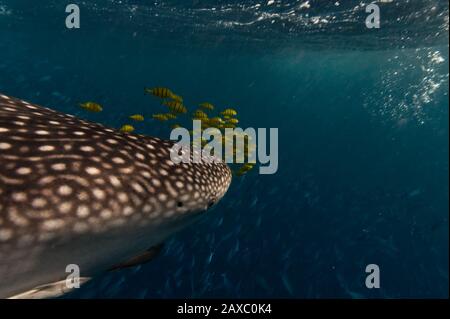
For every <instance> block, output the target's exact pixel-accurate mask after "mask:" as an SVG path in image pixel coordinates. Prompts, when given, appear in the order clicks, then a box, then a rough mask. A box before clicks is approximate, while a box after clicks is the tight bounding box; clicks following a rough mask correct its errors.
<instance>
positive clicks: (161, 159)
mask: <svg viewBox="0 0 450 319" xmlns="http://www.w3.org/2000/svg"><path fill="white" fill-rule="evenodd" d="M174 143H175V142H173V141H170V140H162V139H159V138H156V137H148V136H144V135H139V134H129V133H123V132H120V131H118V130H114V129H111V128H108V127H105V126H103V125H101V124H98V123H94V122H89V121H85V120H83V119H79V118H77V117H75V116H73V115H70V114H65V113H61V112H58V111H55V110H52V109H49V108H46V107H42V106H39V105H36V104H32V103H29V102H26V101H23V100H21V99H18V98H14V97H9V96H6V95H3V94H0V298H43V297H54V296H57V295H61V294H63V293H65V292H67V291H68V289H66V287H65V283H66V280H65V279H66V278H67V276H68V273H67V272H66V267H67V266H68V265H76V266H77V267H79V275H80V282H85V281H87V280H89V278H92V277H93V276H95V275H97V274H100V273H102V272H104V271H107V270H111V269H120V268H122V267H128V266H133V265H135V264H139V263H140V262H145V261H146V260H148V259H151V257H152V256H154V255H155V252H156V251H157V250H158V247H161V245H162V243H163V242H164V240H165V239H166V238H167V237H169V236H171V235H173V234H174V233H176V232H177V231H179V230H181V229H183V228H185V227H187V226H188V225H191V224H192V223H193V222H195V221H197V220H199V219H200V218H202V216H205V212H206V211H208V210H209V209H210V208H211V207H212V206H214V205H215V204H216V203H217V202H218V201H219V200H220V199H221V198H222V197H223V196H224V195H225V193H226V192H227V190H228V187H229V185H230V183H231V179H232V174H231V170H230V168H229V167H228V166H227V165H226V164H225V163H223V162H220V161H217V160H212V161H211V160H210V161H207V160H203V161H202V162H200V163H193V162H191V163H185V162H181V163H178V164H176V163H175V162H173V161H172V160H171V155H172V156H173V155H174V154H171V152H173V148H172V146H173V145H174ZM192 155H193V154H192ZM172 158H173V157H172ZM114 271H115V270H114Z"/></svg>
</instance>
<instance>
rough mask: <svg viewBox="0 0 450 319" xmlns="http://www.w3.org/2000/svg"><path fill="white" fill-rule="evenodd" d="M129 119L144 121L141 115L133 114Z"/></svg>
mask: <svg viewBox="0 0 450 319" xmlns="http://www.w3.org/2000/svg"><path fill="white" fill-rule="evenodd" d="M130 119H132V120H135V121H138V122H142V121H143V120H144V117H143V116H142V115H141V114H134V115H131V116H130Z"/></svg>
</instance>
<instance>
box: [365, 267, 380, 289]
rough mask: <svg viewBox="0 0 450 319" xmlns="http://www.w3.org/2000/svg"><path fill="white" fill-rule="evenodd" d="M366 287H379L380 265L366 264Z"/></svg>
mask: <svg viewBox="0 0 450 319" xmlns="http://www.w3.org/2000/svg"><path fill="white" fill-rule="evenodd" d="M366 273H368V275H367V277H366V287H367V288H369V289H373V288H380V267H379V266H378V265H377V264H369V265H367V266H366Z"/></svg>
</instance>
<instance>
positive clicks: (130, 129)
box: [120, 124, 134, 133]
mask: <svg viewBox="0 0 450 319" xmlns="http://www.w3.org/2000/svg"><path fill="white" fill-rule="evenodd" d="M120 131H121V132H124V133H131V132H133V131H134V127H133V126H131V125H129V124H125V125H124V126H122V127H121V128H120Z"/></svg>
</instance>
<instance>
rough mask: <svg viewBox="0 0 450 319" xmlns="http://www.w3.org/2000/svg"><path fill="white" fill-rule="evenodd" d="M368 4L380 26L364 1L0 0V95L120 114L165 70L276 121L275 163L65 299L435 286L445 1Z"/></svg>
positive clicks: (197, 97) (444, 167)
mask: <svg viewBox="0 0 450 319" xmlns="http://www.w3.org/2000/svg"><path fill="white" fill-rule="evenodd" d="M373 2H374V3H377V4H378V5H379V7H380V12H381V28H380V29H367V28H366V26H365V24H364V21H365V18H366V16H367V15H368V14H367V13H366V12H365V7H366V6H367V4H369V3H370V2H369V1H354V0H345V1H344V0H335V1H319V0H309V1H296V0H264V1H263V0H259V1H257V0H245V1H243V0H240V1H231V0H216V1H212V0H211V1H206V0H192V1H191V0H189V1H186V0H166V1H160V0H153V1H144V0H141V1H139V0H134V1H132V0H121V1H119V0H99V1H75V0H74V1H57V0H53V1H49V0H40V1H29V0H28V1H27V0H0V92H2V93H4V94H7V95H10V96H15V97H18V98H21V99H24V100H27V101H30V102H33V103H36V104H40V105H43V106H47V107H50V108H53V109H56V110H59V111H62V112H66V113H70V114H75V115H77V116H79V117H81V118H85V119H89V120H92V121H96V122H100V123H102V124H105V125H107V126H111V127H116V128H118V127H120V126H121V125H122V124H125V122H127V116H129V115H131V114H134V113H142V114H144V115H147V117H149V118H150V116H149V115H150V114H152V113H155V111H157V110H162V107H161V106H160V105H159V104H158V101H157V99H154V98H151V97H149V96H145V95H144V93H143V88H144V87H154V86H166V87H169V88H171V89H173V90H174V91H175V92H176V93H178V94H180V95H182V96H183V97H184V99H185V101H186V104H187V106H188V108H189V110H190V111H191V110H193V108H194V107H195V105H196V104H198V103H200V102H204V101H208V102H211V103H213V104H214V105H216V106H219V107H221V108H225V107H233V108H235V109H237V110H238V112H239V119H240V121H241V122H240V124H241V125H242V127H243V128H245V127H255V128H257V127H266V128H270V127H275V128H278V129H279V168H278V172H277V173H276V174H274V175H259V174H258V170H257V169H254V170H253V171H251V172H250V173H248V174H247V175H245V176H243V177H241V178H238V177H236V178H234V180H233V183H232V185H231V188H230V190H229V191H228V193H227V195H226V196H225V197H224V199H223V200H222V201H221V202H220V203H219V204H218V205H217V206H216V207H215V208H214V210H213V211H212V212H211V213H209V214H207V216H206V217H205V219H203V220H202V221H201V222H200V223H198V224H196V225H194V226H193V227H189V228H187V229H185V230H183V231H181V232H180V233H178V234H177V235H176V236H174V237H173V238H171V239H170V240H169V241H168V242H166V245H165V248H164V249H163V251H162V253H161V254H160V255H159V256H158V257H157V258H155V260H153V261H151V262H150V263H148V264H145V265H142V266H138V267H135V268H132V269H127V270H123V271H118V272H112V273H107V274H105V275H102V276H99V277H97V278H95V279H94V280H92V281H91V282H89V283H87V284H86V285H84V286H82V287H81V288H80V289H78V290H76V291H75V292H74V293H71V294H70V295H67V296H65V297H66V298H188V297H193V298H216V297H227V298H236V297H242V298H431V297H434V298H436V297H437V298H448V293H449V278H448V269H449V268H448V267H449V255H448V254H449V247H448V239H449V222H448V217H449V215H448V210H449V197H448V196H449V193H448V192H449V189H448V182H449V181H448V176H449V175H448V174H449V171H448V168H449V163H448V159H449V157H448V155H449V154H448V145H449V144H448V143H449V140H448V137H449V122H448V85H449V83H448V74H449V73H448V72H449V71H448V68H449V65H448V56H449V55H448V51H449V42H448V24H449V19H448V17H449V3H448V1H446V0H442V1H441V0H428V1H426V0H414V1H412V0H411V1H406V0H405V1H402V0H383V1H373ZM69 3H76V4H78V5H79V6H80V10H81V28H80V29H71V30H70V29H67V28H66V27H65V18H66V16H67V13H65V7H66V5H68V4H69ZM88 100H92V101H96V102H98V103H100V104H102V105H103V107H104V111H103V112H101V113H98V114H92V113H86V112H84V111H83V110H81V109H80V108H79V106H78V104H79V103H80V102H84V101H88ZM135 126H136V129H137V132H138V133H143V134H148V135H154V136H158V137H161V138H168V137H169V130H168V129H167V127H165V126H163V125H161V124H160V123H159V122H157V121H154V120H149V119H147V120H146V121H144V122H142V123H138V124H136V125H135ZM0 164H1V163H0ZM372 263H375V264H377V265H378V266H379V267H380V272H381V276H380V278H381V288H380V289H368V288H366V286H365V278H366V275H367V274H366V273H365V267H366V265H368V264H372Z"/></svg>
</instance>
